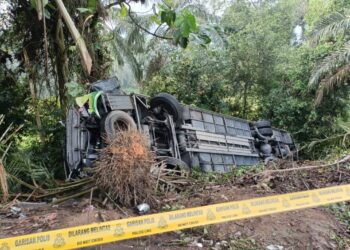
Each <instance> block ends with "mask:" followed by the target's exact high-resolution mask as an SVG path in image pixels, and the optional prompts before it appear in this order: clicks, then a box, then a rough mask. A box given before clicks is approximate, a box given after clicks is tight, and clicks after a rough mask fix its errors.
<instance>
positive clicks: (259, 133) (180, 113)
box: [65, 78, 296, 177]
mask: <svg viewBox="0 0 350 250" xmlns="http://www.w3.org/2000/svg"><path fill="white" fill-rule="evenodd" d="M76 104H77V105H76V107H72V108H70V109H69V111H68V114H67V118H66V150H65V151H66V156H65V158H66V162H65V163H66V173H67V175H68V176H69V177H73V176H78V175H79V174H80V172H81V170H82V169H83V168H84V167H92V166H93V163H94V161H95V160H96V159H97V157H98V153H97V152H98V150H99V149H101V148H103V147H104V140H103V138H104V136H107V137H113V136H114V135H115V133H116V132H118V130H122V129H128V128H134V129H138V130H139V131H142V132H143V133H145V134H146V135H147V136H148V138H149V144H150V145H149V146H150V148H151V150H152V151H154V152H155V153H156V155H157V157H158V158H159V159H160V160H164V161H165V162H166V163H167V164H168V165H169V166H172V167H174V166H178V167H182V168H186V169H191V168H194V167H200V169H201V170H202V171H204V172H213V171H214V172H221V173H225V172H229V171H231V170H232V168H234V167H239V166H249V165H255V164H257V163H258V162H259V161H260V160H262V161H264V162H265V163H268V162H269V161H273V160H274V159H277V158H287V157H289V156H291V155H292V154H293V152H294V151H295V150H296V146H295V143H294V141H293V139H292V137H291V135H290V134H289V133H288V132H286V131H284V130H281V129H277V128H273V127H271V123H270V122H269V121H266V120H261V121H258V122H250V121H247V120H243V119H239V118H236V117H231V116H227V115H222V114H218V113H214V112H211V111H208V110H203V109H199V108H195V107H191V106H187V105H183V104H181V103H179V102H178V100H177V99H176V98H175V97H174V96H172V95H170V94H167V93H160V94H158V95H156V96H155V97H153V98H149V97H147V96H144V95H140V94H125V93H124V92H123V91H122V90H121V89H120V85H119V84H118V80H117V78H111V79H108V80H100V81H97V82H95V83H93V84H92V85H91V87H90V91H89V94H87V95H85V96H82V97H78V98H77V99H76Z"/></svg>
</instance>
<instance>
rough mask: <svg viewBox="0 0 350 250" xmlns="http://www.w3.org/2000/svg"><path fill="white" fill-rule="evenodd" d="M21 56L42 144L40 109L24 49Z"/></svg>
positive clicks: (43, 138) (42, 133)
mask: <svg viewBox="0 0 350 250" xmlns="http://www.w3.org/2000/svg"><path fill="white" fill-rule="evenodd" d="M23 56H24V65H25V67H26V71H27V74H28V83H29V90H30V95H31V98H32V105H33V109H34V113H35V122H36V126H37V129H38V134H39V137H40V141H41V142H42V143H43V142H44V141H45V134H44V132H43V126H42V123H41V118H40V108H39V105H38V101H37V98H36V90H35V89H36V88H35V84H34V80H33V78H34V72H33V69H32V67H31V66H30V62H29V58H28V54H27V51H26V50H25V49H24V50H23Z"/></svg>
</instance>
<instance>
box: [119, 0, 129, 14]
mask: <svg viewBox="0 0 350 250" xmlns="http://www.w3.org/2000/svg"><path fill="white" fill-rule="evenodd" d="M127 14H128V9H127V8H126V4H125V3H122V8H121V9H120V14H119V15H120V17H126V15H127Z"/></svg>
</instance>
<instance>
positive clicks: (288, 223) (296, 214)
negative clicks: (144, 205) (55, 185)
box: [0, 166, 350, 250]
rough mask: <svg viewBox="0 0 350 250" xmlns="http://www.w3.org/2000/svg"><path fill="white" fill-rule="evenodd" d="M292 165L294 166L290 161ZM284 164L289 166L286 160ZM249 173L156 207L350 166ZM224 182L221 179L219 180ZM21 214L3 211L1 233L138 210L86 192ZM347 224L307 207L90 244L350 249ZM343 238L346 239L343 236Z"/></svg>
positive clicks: (293, 186) (258, 191)
mask: <svg viewBox="0 0 350 250" xmlns="http://www.w3.org/2000/svg"><path fill="white" fill-rule="evenodd" d="M289 167H290V166H289ZM280 168H281V169H284V168H288V166H281V167H280ZM347 168H348V166H347V167H346V168H342V169H339V168H338V169H331V168H328V169H326V170H325V169H317V170H307V171H303V172H302V173H299V172H297V171H293V172H288V173H283V172H282V173H278V174H268V175H255V174H247V175H243V176H242V177H239V178H234V179H232V180H227V181H225V182H222V181H220V180H217V181H211V182H209V183H208V182H204V181H202V182H196V183H195V184H193V185H191V186H190V187H188V191H186V192H182V193H180V194H179V193H175V192H172V193H168V194H166V195H163V196H161V197H158V199H159V200H161V205H160V206H159V208H157V209H152V210H151V213H156V212H159V211H164V210H169V209H181V208H189V207H195V206H201V205H208V204H214V203H219V202H226V201H235V200H244V199H249V198H254V197H261V196H268V195H274V194H278V193H286V192H293V191H300V190H306V189H308V188H310V189H313V188H319V187H325V186H332V185H339V184H344V183H350V170H347ZM220 182H222V183H220ZM15 206H16V207H19V208H21V212H20V213H19V214H17V215H14V213H13V212H12V213H11V212H10V211H7V212H6V211H2V212H1V213H0V238H4V237H11V236H17V235H23V234H28V233H35V232H41V231H48V230H53V229H59V228H65V227H71V226H77V225H83V224H89V223H92V222H101V221H106V220H116V219H120V218H125V217H126V215H125V214H124V213H125V212H126V213H128V215H129V216H137V215H136V214H135V213H134V212H133V211H132V210H131V209H126V208H122V210H123V212H122V211H121V210H120V209H118V208H112V207H109V208H108V207H102V206H101V205H100V204H99V203H98V202H97V201H94V200H92V201H91V204H90V198H89V197H84V198H80V199H76V200H73V199H71V200H68V201H66V202H65V203H63V204H59V205H50V204H42V203H39V204H34V203H22V204H21V203H18V204H16V205H15ZM349 239H350V235H349V232H348V230H347V227H346V226H345V225H344V224H342V223H341V222H340V221H339V220H338V219H337V217H336V216H335V215H334V214H333V213H332V212H331V211H330V209H329V208H328V207H319V208H313V209H305V210H299V211H293V212H288V213H281V214H274V215H269V216H263V217H258V218H253V219H246V220H240V221H234V222H227V223H221V224H216V225H211V226H206V227H199V228H193V229H188V230H182V231H178V232H171V233H165V234H161V235H154V236H148V237H143V238H138V239H133V240H127V241H122V242H118V243H113V244H106V245H102V246H98V247H90V248H88V249H199V248H203V249H269V250H279V249H350V248H348V247H347V245H346V244H344V242H346V241H347V240H349ZM339 241H341V244H340V242H339Z"/></svg>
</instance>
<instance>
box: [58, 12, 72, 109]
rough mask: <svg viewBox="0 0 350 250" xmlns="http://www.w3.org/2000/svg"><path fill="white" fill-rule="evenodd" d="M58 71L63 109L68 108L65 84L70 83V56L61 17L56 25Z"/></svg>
mask: <svg viewBox="0 0 350 250" xmlns="http://www.w3.org/2000/svg"><path fill="white" fill-rule="evenodd" d="M55 40H56V70H57V77H58V93H59V97H60V104H61V108H62V109H65V108H66V96H65V84H66V82H68V72H69V71H68V56H67V50H66V48H65V44H64V33H63V26H62V20H61V16H60V15H59V16H58V19H57V24H56V37H55Z"/></svg>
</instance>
